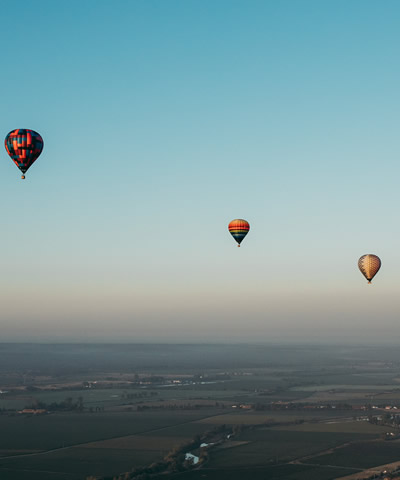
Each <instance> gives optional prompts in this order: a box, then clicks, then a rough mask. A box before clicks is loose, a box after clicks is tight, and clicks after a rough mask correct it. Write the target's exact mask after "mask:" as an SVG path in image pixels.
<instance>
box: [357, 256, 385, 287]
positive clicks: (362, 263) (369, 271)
mask: <svg viewBox="0 0 400 480" xmlns="http://www.w3.org/2000/svg"><path fill="white" fill-rule="evenodd" d="M358 268H359V269H360V271H361V273H362V274H363V275H364V277H365V278H366V279H367V280H368V283H371V280H372V279H373V278H374V277H375V275H376V274H377V273H378V271H379V269H380V268H381V260H380V258H379V257H377V256H376V255H372V253H369V254H367V255H363V256H362V257H360V259H359V260H358Z"/></svg>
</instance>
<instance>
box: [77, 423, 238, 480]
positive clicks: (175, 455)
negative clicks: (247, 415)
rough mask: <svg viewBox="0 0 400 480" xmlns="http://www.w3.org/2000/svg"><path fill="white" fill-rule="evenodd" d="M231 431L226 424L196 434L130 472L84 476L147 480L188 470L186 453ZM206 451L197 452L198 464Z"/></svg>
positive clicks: (88, 479)
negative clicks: (162, 455) (149, 462)
mask: <svg viewBox="0 0 400 480" xmlns="http://www.w3.org/2000/svg"><path fill="white" fill-rule="evenodd" d="M229 431H231V430H230V429H229V428H227V427H226V425H219V426H217V427H215V428H213V429H212V430H210V431H209V432H206V433H204V434H202V435H196V436H195V437H194V438H193V440H191V441H189V442H187V443H184V444H182V445H180V446H179V447H175V448H174V449H172V450H171V451H170V452H169V453H168V454H167V455H166V456H165V457H164V458H163V460H161V461H159V462H154V463H152V464H151V465H148V466H146V467H134V468H132V470H131V471H130V472H125V473H123V474H121V475H117V476H114V477H101V478H98V477H93V476H91V477H86V480H149V479H150V478H151V477H152V476H153V475H156V474H166V473H169V474H171V473H178V472H183V471H185V470H188V469H190V468H191V467H192V465H193V463H192V462H191V461H190V460H186V459H185V456H186V453H187V452H189V451H191V450H194V449H196V448H198V447H199V446H200V444H201V443H203V442H207V441H210V440H208V439H209V438H211V439H213V438H215V437H216V436H218V435H219V436H221V435H224V436H225V435H226V433H227V432H229ZM208 455H209V453H208V451H207V449H205V448H202V449H201V451H200V453H199V463H198V464H197V465H199V464H201V463H204V462H206V461H207V459H208Z"/></svg>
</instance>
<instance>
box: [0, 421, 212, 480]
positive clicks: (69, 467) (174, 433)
mask: <svg viewBox="0 0 400 480" xmlns="http://www.w3.org/2000/svg"><path fill="white" fill-rule="evenodd" d="M50 417H52V418H53V419H56V422H55V423H50V424H47V425H46V426H45V427H43V428H42V430H41V433H42V434H41V439H42V441H41V442H40V443H39V445H38V447H39V449H42V450H44V453H40V451H39V449H33V446H34V445H35V442H36V440H37V434H35V432H37V428H38V426H39V425H40V420H41V419H44V418H50ZM57 417H59V418H57ZM68 417H71V418H70V419H69V418H68ZM74 417H75V418H74ZM85 417H88V418H86V419H85ZM90 417H91V416H90V415H84V414H83V415H76V416H74V415H61V416H58V415H53V416H48V417H36V418H35V417H33V418H29V419H26V418H25V419H22V420H25V421H26V420H35V422H30V429H31V430H30V431H29V433H30V435H27V437H26V447H27V449H29V448H30V449H31V451H32V452H33V453H36V454H35V455H24V453H25V454H26V453H27V452H26V451H24V452H22V451H21V452H20V453H21V455H19V456H16V457H14V458H9V457H8V458H6V457H5V456H6V455H7V454H8V455H18V451H17V450H12V451H10V450H7V449H3V450H2V452H1V453H2V458H1V459H0V478H1V479H2V480H9V479H13V478H18V477H15V475H16V473H21V474H22V472H30V473H29V474H30V476H29V478H30V479H32V480H36V478H37V479H38V480H39V479H41V478H43V477H42V474H43V473H44V474H47V473H48V474H49V475H50V474H51V475H53V477H52V478H54V480H59V479H62V478H71V479H73V480H75V479H84V478H85V477H86V476H89V475H114V474H117V473H119V472H124V471H128V470H131V468H132V467H134V466H135V467H137V466H144V465H147V464H150V463H153V462H154V461H157V460H159V459H161V458H162V457H163V456H164V455H165V454H166V453H168V452H169V451H170V450H171V449H173V448H174V447H176V446H179V445H181V444H182V443H184V442H185V441H188V440H190V439H191V438H193V437H194V436H195V435H198V434H201V433H203V432H205V431H206V430H207V429H208V425H206V424H201V423H197V422H196V421H195V420H196V419H198V417H199V414H198V413H197V414H196V413H194V412H189V413H187V414H186V415H185V412H184V414H183V415H178V414H175V415H174V412H172V414H171V412H167V413H166V412H161V413H160V412H155V414H152V415H150V414H147V413H146V414H135V413H134V414H132V415H131V419H130V420H131V421H130V422H129V421H128V422H127V417H126V415H116V414H103V415H100V414H99V415H94V418H90ZM102 417H103V418H102ZM0 419H1V417H0ZM17 419H18V420H21V418H20V417H19V418H18V417H17ZM12 420H16V419H15V418H12ZM94 420H96V421H94ZM104 420H105V423H102V421H104ZM182 422H186V423H182ZM67 424H68V429H70V434H71V435H70V436H69V442H70V443H72V442H74V443H78V442H79V445H78V446H70V447H61V448H60V447H59V445H57V446H55V445H56V444H57V443H58V442H59V440H57V431H59V429H60V428H61V429H63V435H64V434H65V431H66V429H67ZM171 425H172V426H171ZM20 427H21V428H22V427H23V424H20ZM95 427H96V428H95ZM102 427H103V428H102ZM43 432H46V435H44V434H43ZM127 432H130V433H131V435H129V434H127ZM134 432H136V434H132V433H134ZM121 435H124V436H121ZM64 436H66V435H64ZM96 437H97V438H99V440H97V441H96V440H94V441H87V443H84V441H83V440H84V439H88V438H91V439H92V440H93V439H95V438H96ZM107 437H108V438H107ZM110 437H113V438H110ZM44 438H46V439H47V443H46V442H44V441H43V439H44ZM101 438H106V439H101ZM51 440H53V443H51ZM6 444H7V441H6V438H5V435H4V438H3V446H5V445H6ZM52 448H56V450H53V451H46V450H51V449H52ZM46 472H47V473H46ZM49 472H50V473H49Z"/></svg>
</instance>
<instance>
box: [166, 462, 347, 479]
mask: <svg viewBox="0 0 400 480" xmlns="http://www.w3.org/2000/svg"><path fill="white" fill-rule="evenodd" d="M351 473H354V470H350V469H346V468H331V467H319V466H308V465H283V466H269V467H266V466H264V467H245V468H240V467H239V468H238V467H236V468H234V469H232V468H229V467H226V468H221V469H212V468H205V469H201V470H196V471H192V472H183V473H180V474H179V473H178V474H175V475H167V476H165V477H164V478H165V480H243V479H251V480H334V479H336V478H338V477H339V476H344V475H348V474H351Z"/></svg>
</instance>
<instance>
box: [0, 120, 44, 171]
mask: <svg viewBox="0 0 400 480" xmlns="http://www.w3.org/2000/svg"><path fill="white" fill-rule="evenodd" d="M4 145H5V147H6V150H7V153H8V154H9V155H10V157H11V158H12V160H13V162H14V163H15V165H16V166H17V167H18V168H19V169H20V170H21V172H22V175H21V178H22V179H23V178H25V175H24V173H25V172H26V171H27V170H28V168H29V167H30V166H31V165H32V164H33V163H34V161H35V160H36V159H37V158H38V156H39V155H40V154H41V153H42V150H43V139H42V137H41V136H40V135H39V134H38V133H37V132H34V131H33V130H27V129H25V128H17V129H16V130H13V131H12V132H10V133H9V134H8V135H7V136H6V139H5V141H4Z"/></svg>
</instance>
